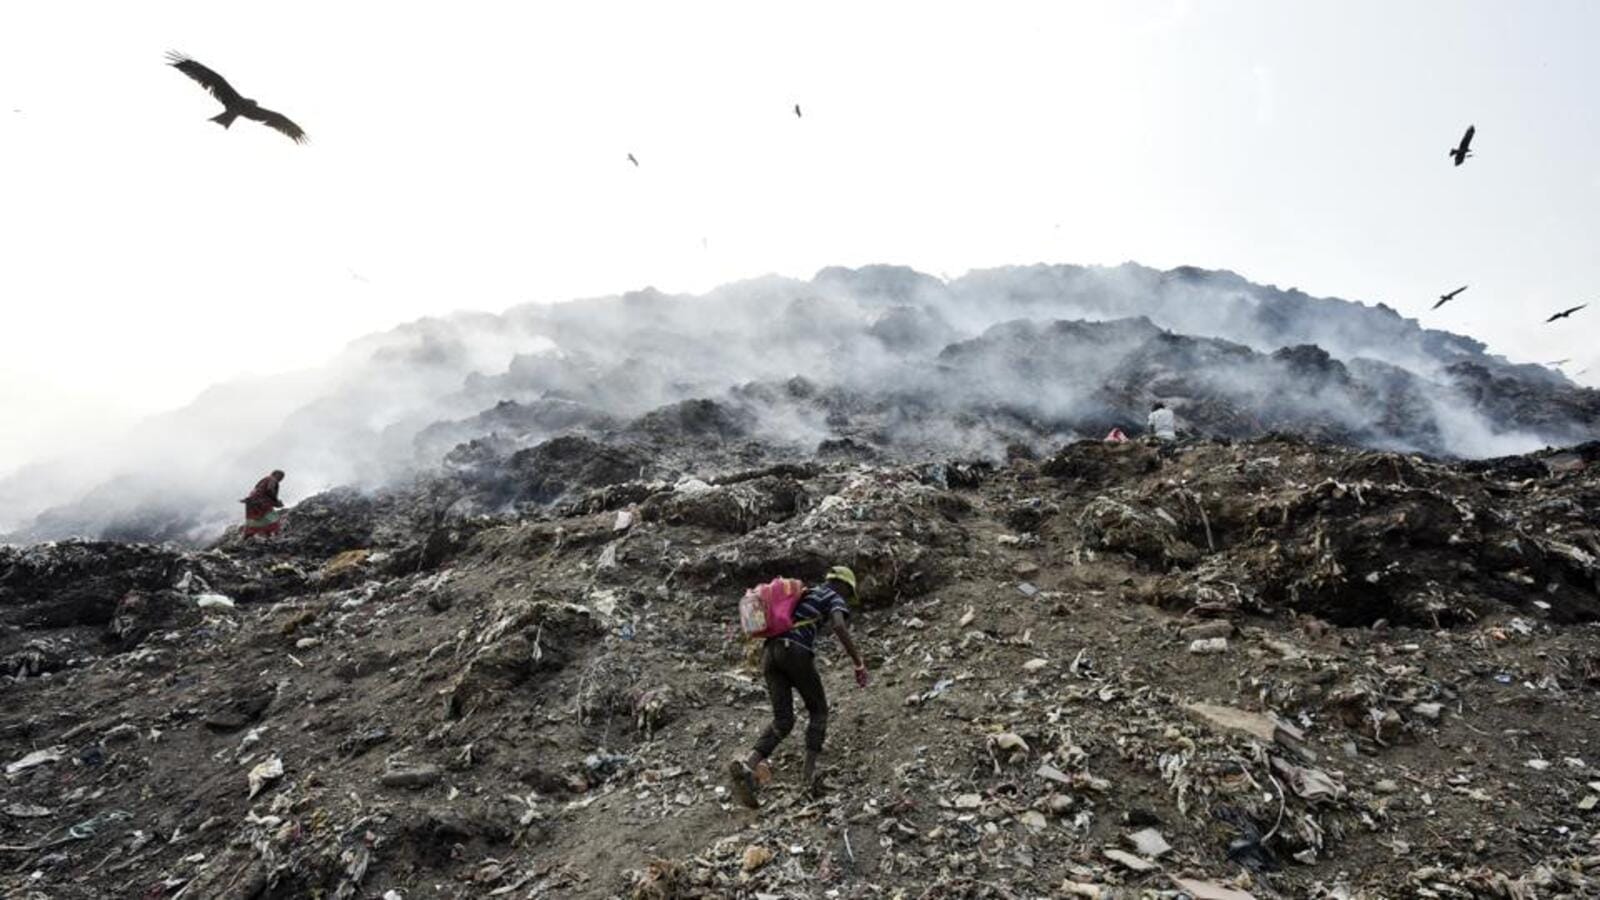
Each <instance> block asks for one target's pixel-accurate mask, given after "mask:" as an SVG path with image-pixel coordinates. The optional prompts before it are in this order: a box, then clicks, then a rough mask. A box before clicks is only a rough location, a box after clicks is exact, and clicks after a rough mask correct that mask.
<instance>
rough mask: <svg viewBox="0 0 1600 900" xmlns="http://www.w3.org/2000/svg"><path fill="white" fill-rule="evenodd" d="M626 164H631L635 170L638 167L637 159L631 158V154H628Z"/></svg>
mask: <svg viewBox="0 0 1600 900" xmlns="http://www.w3.org/2000/svg"><path fill="white" fill-rule="evenodd" d="M628 162H631V163H633V167H634V168H636V169H637V168H638V167H639V161H638V160H637V159H634V158H633V154H632V153H629V154H628Z"/></svg>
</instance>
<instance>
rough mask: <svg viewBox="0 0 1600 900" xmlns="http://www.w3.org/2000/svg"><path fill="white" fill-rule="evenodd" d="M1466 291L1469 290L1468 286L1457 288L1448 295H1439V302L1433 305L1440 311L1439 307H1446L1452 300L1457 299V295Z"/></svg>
mask: <svg viewBox="0 0 1600 900" xmlns="http://www.w3.org/2000/svg"><path fill="white" fill-rule="evenodd" d="M1466 289H1467V286H1466V285H1464V284H1463V285H1462V286H1461V287H1458V288H1456V289H1455V290H1453V291H1451V292H1450V293H1448V294H1440V295H1439V302H1438V303H1435V304H1434V305H1433V308H1434V309H1438V308H1439V307H1441V306H1443V305H1445V304H1446V303H1449V302H1450V301H1451V300H1454V299H1455V298H1456V295H1457V294H1459V293H1461V292H1462V291H1464V290H1466Z"/></svg>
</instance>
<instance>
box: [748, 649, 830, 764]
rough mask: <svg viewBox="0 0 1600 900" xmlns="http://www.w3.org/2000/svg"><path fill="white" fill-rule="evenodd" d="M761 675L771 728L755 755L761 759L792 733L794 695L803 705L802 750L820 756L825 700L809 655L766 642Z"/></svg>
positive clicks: (825, 723)
mask: <svg viewBox="0 0 1600 900" xmlns="http://www.w3.org/2000/svg"><path fill="white" fill-rule="evenodd" d="M761 672H762V674H764V675H765V676H766V678H767V696H768V697H769V698H771V700H772V724H771V725H769V726H767V731H766V733H765V734H763V735H761V740H759V741H756V752H757V753H759V754H761V756H762V758H763V759H765V758H766V757H769V756H771V755H772V751H774V750H776V749H778V743H779V742H780V741H782V740H783V739H784V738H786V737H788V736H789V732H791V731H793V730H794V693H793V692H794V691H799V692H800V700H801V702H802V703H804V704H805V705H806V749H807V750H810V751H811V752H813V753H821V752H822V739H823V738H824V737H827V734H828V696H827V694H825V693H823V690H822V676H821V675H819V674H817V661H816V659H815V658H814V657H813V656H812V654H811V651H809V650H807V649H806V648H804V647H799V646H796V645H794V644H791V643H789V642H788V641H768V642H767V646H766V648H765V649H764V650H763V651H762V654H761Z"/></svg>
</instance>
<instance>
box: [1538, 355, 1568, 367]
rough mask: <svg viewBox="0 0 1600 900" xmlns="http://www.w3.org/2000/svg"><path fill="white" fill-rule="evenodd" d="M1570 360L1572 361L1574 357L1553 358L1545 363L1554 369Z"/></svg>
mask: <svg viewBox="0 0 1600 900" xmlns="http://www.w3.org/2000/svg"><path fill="white" fill-rule="evenodd" d="M1569 362H1572V358H1571V357H1568V358H1566V359H1557V360H1553V361H1551V362H1547V363H1545V365H1547V366H1549V367H1551V368H1552V369H1559V368H1560V367H1562V366H1564V365H1566V364H1567V363H1569Z"/></svg>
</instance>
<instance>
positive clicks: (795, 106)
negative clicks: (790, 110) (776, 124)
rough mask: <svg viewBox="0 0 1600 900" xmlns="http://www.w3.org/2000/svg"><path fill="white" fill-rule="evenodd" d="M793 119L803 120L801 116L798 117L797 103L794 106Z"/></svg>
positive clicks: (798, 106) (798, 108)
mask: <svg viewBox="0 0 1600 900" xmlns="http://www.w3.org/2000/svg"><path fill="white" fill-rule="evenodd" d="M794 117H795V118H796V119H800V118H804V117H803V116H801V115H800V104H798V103H796V104H795V105H794Z"/></svg>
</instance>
